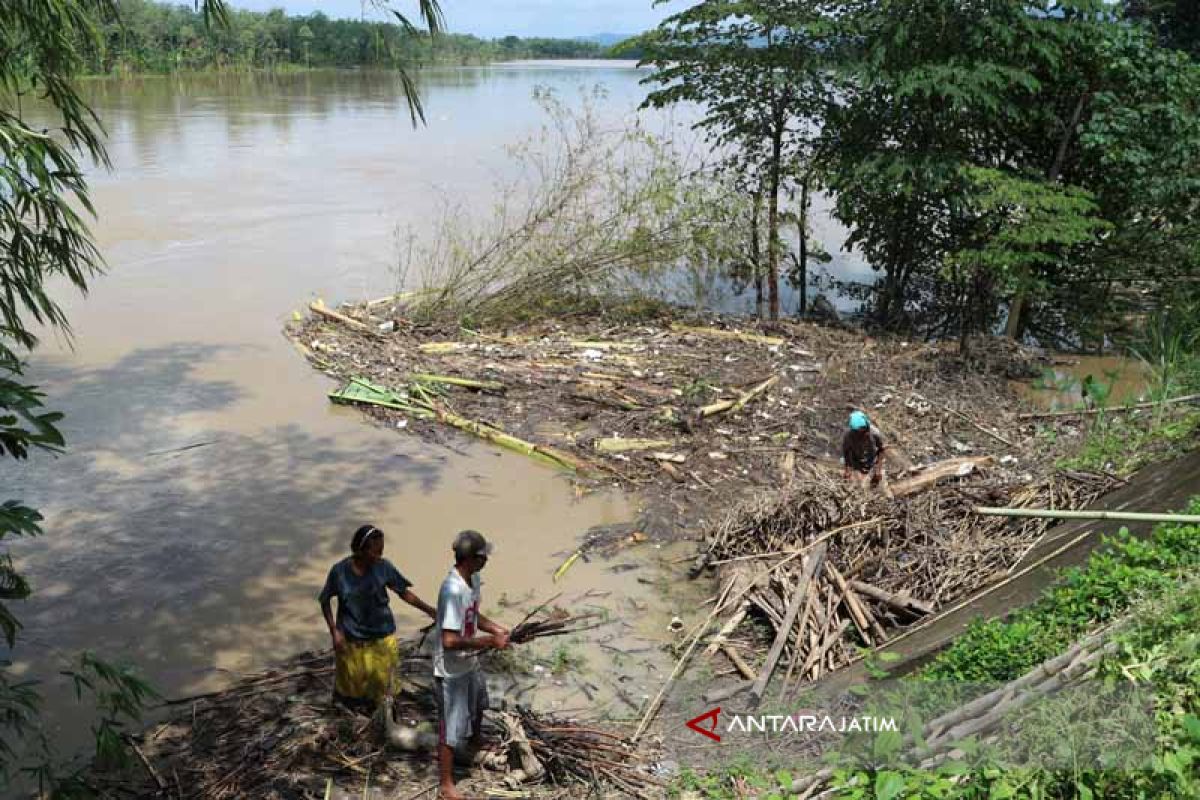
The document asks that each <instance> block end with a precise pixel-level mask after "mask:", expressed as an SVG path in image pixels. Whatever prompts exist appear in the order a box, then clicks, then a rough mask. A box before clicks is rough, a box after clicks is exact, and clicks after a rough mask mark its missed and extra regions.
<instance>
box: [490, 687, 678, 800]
mask: <svg viewBox="0 0 1200 800" xmlns="http://www.w3.org/2000/svg"><path fill="white" fill-rule="evenodd" d="M500 720H501V723H502V725H503V727H504V732H505V745H506V748H507V751H508V752H507V758H508V763H509V765H510V766H512V767H515V769H514V770H513V772H511V773H510V774H509V776H508V778H507V779H506V783H507V784H508V785H510V786H517V785H520V784H521V783H524V782H527V781H530V780H533V781H545V782H550V783H552V784H554V785H555V786H574V787H576V789H575V791H574V793H573V794H571V795H570V796H572V797H577V796H591V795H592V794H594V793H599V794H603V792H604V791H605V790H610V791H611V790H612V789H614V788H615V789H617V790H618V791H620V792H621V794H622V796H626V797H650V796H655V797H656V796H660V795H661V794H662V791H663V789H665V784H664V783H663V782H662V781H661V780H660V779H658V778H657V777H655V776H654V775H652V774H650V772H649V771H648V768H647V763H646V759H645V753H646V752H647V750H646V748H644V747H643V748H636V747H634V746H633V745H632V744H631V743H630V742H629V741H628V740H627V739H625V738H624V737H622V736H619V735H617V734H615V733H612V732H610V731H606V730H603V729H601V728H597V727H594V726H590V725H586V724H584V723H581V722H578V721H573V720H566V719H560V718H556V717H553V716H549V715H542V714H535V713H533V712H532V711H529V710H528V709H524V708H520V709H517V711H516V712H504V713H502V714H500ZM583 787H587V789H584V788H583ZM589 789H590V790H591V791H588V790H589Z"/></svg>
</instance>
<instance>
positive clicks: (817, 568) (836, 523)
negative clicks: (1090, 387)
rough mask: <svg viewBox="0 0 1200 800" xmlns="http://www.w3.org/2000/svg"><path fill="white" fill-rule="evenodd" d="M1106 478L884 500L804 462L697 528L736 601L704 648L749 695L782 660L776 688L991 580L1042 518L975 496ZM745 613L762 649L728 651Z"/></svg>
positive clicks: (1036, 491) (1034, 503)
mask: <svg viewBox="0 0 1200 800" xmlns="http://www.w3.org/2000/svg"><path fill="white" fill-rule="evenodd" d="M1114 483H1115V481H1114V480H1113V479H1112V478H1110V477H1108V476H1105V475H1096V474H1091V473H1056V474H1053V475H1051V476H1049V477H1047V478H1045V479H1042V480H1040V481H1037V482H1034V483H1031V484H1027V485H1019V486H1000V485H995V484H994V483H992V482H989V481H988V480H987V479H982V480H980V481H979V482H977V483H972V484H968V485H960V486H951V487H936V488H933V489H931V490H929V491H925V492H921V493H919V494H915V495H911V496H908V497H902V498H888V497H885V496H883V495H881V494H878V493H864V492H862V491H855V490H854V489H852V488H851V487H849V486H847V485H846V484H845V483H843V482H841V481H838V480H837V478H836V476H831V475H829V474H828V473H827V472H824V471H821V470H813V471H812V472H811V474H809V475H808V476H806V477H804V478H800V479H797V480H796V481H795V482H794V483H793V484H792V485H791V486H789V487H788V488H786V489H785V490H783V491H781V492H779V493H777V494H774V495H762V496H759V497H756V498H753V499H751V500H749V501H748V502H747V503H745V504H743V505H741V506H739V507H737V508H734V509H733V510H731V511H730V512H729V513H728V514H727V515H726V517H725V518H724V519H723V520H721V521H720V522H719V523H718V524H716V525H715V526H714V527H713V529H712V530H711V531H710V532H709V534H708V536H707V537H706V541H705V544H704V545H703V546H702V550H701V555H702V557H703V558H702V562H703V563H706V564H707V565H709V566H712V567H715V568H717V569H718V570H719V571H720V574H721V576H722V578H723V581H724V584H725V587H726V589H727V590H729V591H731V592H732V593H733V594H735V595H737V596H739V597H741V600H740V602H739V603H737V604H736V605H735V606H734V607H733V608H732V609H731V611H730V612H729V613H728V615H727V616H726V617H725V618H724V620H723V625H722V627H721V628H720V630H719V632H718V633H717V634H716V635H715V636H714V637H713V638H712V639H711V640H710V641H709V642H708V646H707V648H706V653H707V654H709V655H715V654H716V653H718V652H721V653H723V654H724V655H725V656H726V657H727V658H728V660H729V661H730V662H731V664H732V665H733V666H734V668H735V669H736V670H737V671H738V672H739V673H741V675H742V677H743V678H745V683H744V684H742V685H741V686H739V687H736V688H737V689H746V688H749V689H751V692H752V694H753V695H754V696H755V698H756V699H758V698H761V696H762V695H763V694H764V692H765V691H766V686H767V683H768V681H769V680H770V679H771V677H772V675H773V674H774V673H775V671H776V668H777V667H779V666H781V665H786V674H785V677H784V679H783V682H782V685H781V687H780V692H781V694H786V693H787V692H788V691H789V687H792V686H798V685H799V684H800V683H802V682H805V681H809V680H815V679H818V678H820V677H821V676H822V675H823V674H825V673H827V672H829V671H832V670H835V669H838V668H840V667H842V666H845V665H846V664H848V663H851V662H852V661H855V660H857V659H858V657H859V648H860V647H861V646H868V647H875V646H879V645H881V644H883V643H884V642H886V641H887V640H888V639H889V638H891V637H892V636H893V635H895V632H896V630H897V629H899V628H903V627H905V626H907V625H909V624H911V623H913V622H914V621H916V620H918V619H920V618H921V617H923V616H925V615H929V614H932V613H934V612H935V611H936V610H937V609H938V608H939V607H942V606H943V605H945V604H947V603H950V602H953V601H955V600H957V599H959V598H961V597H963V596H964V595H967V594H969V593H971V592H973V591H975V590H977V589H979V588H981V587H982V586H984V585H986V584H987V583H990V582H993V581H995V580H999V579H1003V578H1004V577H1005V576H1006V575H1007V574H1008V571H1009V570H1010V569H1011V568H1012V567H1013V566H1014V565H1015V564H1017V563H1018V562H1019V561H1020V560H1021V559H1022V558H1023V557H1024V555H1025V554H1027V553H1028V552H1029V551H1030V550H1031V549H1032V548H1033V547H1034V546H1035V545H1036V544H1037V542H1038V541H1040V540H1041V538H1042V536H1043V535H1044V533H1045V531H1046V530H1047V529H1048V528H1049V526H1050V525H1051V524H1053V520H1047V519H1015V520H1009V519H1004V518H999V517H983V516H979V515H976V514H974V513H972V508H973V506H974V505H975V501H976V500H977V499H980V498H990V499H991V500H992V501H1001V502H1002V503H1003V504H1004V505H1006V506H1009V507H1016V508H1029V507H1052V508H1080V507H1083V506H1085V505H1087V504H1088V503H1090V502H1091V501H1092V500H1094V499H1095V498H1096V497H1098V496H1100V495H1101V494H1103V493H1104V492H1105V491H1107V490H1108V489H1110V488H1111V487H1112V485H1113V484H1114ZM798 556H799V557H798ZM772 565H775V566H774V568H770V569H768V567H771V566H772ZM751 616H753V617H754V618H757V619H758V620H759V621H761V622H763V623H765V625H766V626H767V628H768V630H769V631H771V634H770V638H769V641H770V642H771V645H770V647H769V648H768V649H766V651H765V653H764V652H763V651H762V645H761V644H760V645H755V646H751V647H750V648H749V649H750V651H751V652H746V648H741V651H739V648H738V647H737V646H736V641H735V637H736V634H737V631H738V629H739V627H740V626H742V625H743V624H744V622H745V621H746V619H747V618H748V617H751ZM755 661H758V664H757V665H755V664H754V663H753V662H755Z"/></svg>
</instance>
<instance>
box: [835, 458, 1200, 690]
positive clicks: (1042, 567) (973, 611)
mask: <svg viewBox="0 0 1200 800" xmlns="http://www.w3.org/2000/svg"><path fill="white" fill-rule="evenodd" d="M1196 495H1200V451H1196V452H1193V453H1190V454H1188V455H1186V456H1183V457H1181V458H1177V459H1174V460H1172V461H1167V462H1163V463H1160V464H1155V465H1152V466H1150V467H1146V468H1145V469H1143V470H1142V471H1140V472H1138V473H1137V474H1136V475H1134V476H1133V477H1132V478H1131V479H1130V480H1129V482H1128V483H1126V484H1125V485H1124V486H1122V487H1121V488H1119V489H1117V490H1115V491H1113V492H1111V493H1109V494H1107V495H1105V496H1104V497H1102V498H1100V499H1099V500H1097V501H1096V502H1095V503H1093V504H1092V505H1091V506H1090V508H1095V509H1104V510H1108V511H1159V512H1167V511H1180V510H1183V509H1184V508H1185V507H1186V506H1187V504H1188V501H1189V500H1190V499H1191V498H1192V497H1194V496H1196ZM1122 527H1125V528H1128V529H1129V531H1130V532H1131V533H1133V534H1134V535H1135V536H1145V535H1147V534H1148V533H1150V531H1151V530H1152V529H1153V528H1154V524H1153V523H1149V522H1117V521H1112V520H1078V521H1072V522H1068V523H1064V524H1061V525H1056V526H1054V527H1053V528H1051V529H1050V530H1048V531H1047V532H1046V536H1045V538H1043V539H1042V541H1041V542H1040V543H1038V545H1037V546H1036V547H1034V548H1033V549H1032V550H1030V552H1029V553H1028V554H1027V555H1026V556H1025V558H1023V559H1022V560H1021V562H1020V563H1019V564H1017V565H1016V566H1015V567H1014V568H1013V569H1012V571H1011V573H1010V577H1009V578H1008V579H1006V580H1004V581H1000V582H997V583H993V584H992V585H991V586H989V587H987V588H985V589H982V590H981V591H979V592H978V593H977V594H975V595H974V596H973V597H971V598H969V599H968V600H966V601H963V602H960V603H956V604H954V605H952V606H950V607H949V608H946V609H944V610H942V611H940V612H939V613H938V614H937V615H935V616H934V617H932V618H930V619H929V620H927V621H925V622H924V623H923V624H921V625H919V626H917V627H915V628H912V629H910V630H909V631H908V632H906V633H905V634H903V635H901V636H899V637H897V638H895V639H893V640H892V641H891V642H889V643H888V644H887V645H885V646H884V647H882V648H880V652H888V653H894V654H895V655H897V656H899V660H897V661H894V662H891V663H890V664H888V671H889V672H890V673H891V674H893V675H903V674H906V673H908V672H912V671H913V670H915V669H917V668H919V667H920V666H921V665H923V664H924V663H926V662H927V661H928V660H929V659H930V658H932V657H933V656H934V655H936V654H937V653H938V652H939V651H941V650H942V649H943V648H944V647H946V646H947V645H949V644H950V643H951V642H952V641H954V639H955V638H957V637H958V636H959V635H961V634H962V633H963V632H964V631H965V630H966V629H967V626H968V625H970V623H971V622H972V621H973V620H975V619H979V618H981V617H982V618H992V617H1003V616H1005V615H1007V614H1009V613H1011V612H1012V611H1014V610H1016V609H1018V608H1021V607H1023V606H1026V605H1029V604H1030V603H1032V602H1034V601H1035V600H1037V599H1038V597H1040V596H1041V594H1042V592H1043V591H1044V590H1045V588H1046V586H1047V585H1048V584H1049V583H1051V582H1052V581H1053V580H1054V577H1055V575H1056V574H1057V572H1058V571H1059V570H1061V569H1063V568H1065V567H1070V566H1075V565H1077V564H1081V563H1083V562H1084V561H1086V560H1087V557H1088V555H1089V554H1090V553H1091V552H1092V550H1094V549H1095V548H1096V546H1097V545H1099V544H1100V542H1101V540H1102V539H1103V537H1104V536H1108V535H1112V534H1114V533H1116V532H1117V531H1119V530H1120V529H1121V528H1122ZM864 677H865V672H864V670H863V668H862V665H861V663H860V664H858V665H855V666H854V667H851V668H849V669H846V670H843V671H842V672H840V673H838V674H836V675H833V676H830V679H829V681H828V682H827V683H826V687H827V688H833V689H836V688H837V687H841V686H844V685H850V684H852V683H854V682H858V681H861V680H862V679H863V678H864Z"/></svg>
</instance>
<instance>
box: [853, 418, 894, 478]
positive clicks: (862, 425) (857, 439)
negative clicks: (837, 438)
mask: <svg viewBox="0 0 1200 800" xmlns="http://www.w3.org/2000/svg"><path fill="white" fill-rule="evenodd" d="M886 453H887V444H886V443H885V442H884V441H883V434H881V433H880V432H879V429H878V428H876V427H875V426H874V425H872V424H871V420H870V419H869V418H868V417H867V415H866V414H864V413H863V412H861V411H855V412H854V413H852V414H851V415H850V425H849V430H847V431H846V435H845V436H843V437H842V474H843V475H844V476H845V477H846V478H847V479H848V480H853V481H855V482H857V483H858V484H859V485H861V486H866V484H867V481H868V480H870V483H871V486H876V485H878V484H879V482H880V481H881V480H882V479H883V462H884V459H885V457H886Z"/></svg>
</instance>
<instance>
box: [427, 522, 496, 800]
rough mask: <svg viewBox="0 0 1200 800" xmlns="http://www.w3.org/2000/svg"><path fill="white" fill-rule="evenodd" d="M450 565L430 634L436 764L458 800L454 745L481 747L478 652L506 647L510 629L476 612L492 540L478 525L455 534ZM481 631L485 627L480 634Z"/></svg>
mask: <svg viewBox="0 0 1200 800" xmlns="http://www.w3.org/2000/svg"><path fill="white" fill-rule="evenodd" d="M452 549H453V550H454V568H453V569H451V570H450V574H448V575H447V576H446V580H444V581H442V588H441V590H440V591H439V592H438V602H437V631H436V636H434V639H433V684H434V695H435V699H436V700H437V706H438V717H439V719H440V725H439V730H438V770H439V780H440V783H441V794H442V797H444V798H446V799H447V800H460V798H461V797H462V795H460V794H459V793H458V789H456V788H455V786H454V751H455V750H456V749H458V748H460V747H462V746H463V745H464V744H467V745H470V751H476V750H478V749H479V746H480V744H481V740H482V733H483V731H482V725H483V711H484V709H486V708H487V704H488V696H487V684H486V682H485V680H484V677H483V673H482V672H481V671H480V669H479V659H478V655H479V652H480V651H482V650H491V649H495V650H503V649H505V648H506V647H508V629H507V628H504V627H502V626H500V625H497V624H496V623H494V622H492V621H491V620H489V619H488V618H487V617H485V616H483V615H482V614H480V613H479V600H480V594H479V586H480V581H479V572H480V570H482V569H483V568H484V566H485V565H486V564H487V560H488V556H489V555H490V554H491V552H492V546H491V545H490V544H488V542H487V540H486V539H484V538H483V534H481V533H479V532H478V531H463V532H461V533H460V534H458V536H456V537H455V539H454V545H453V548H452ZM480 631H482V632H483V633H482V634H480Z"/></svg>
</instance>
